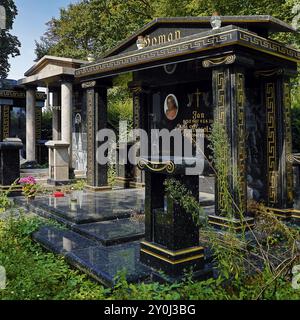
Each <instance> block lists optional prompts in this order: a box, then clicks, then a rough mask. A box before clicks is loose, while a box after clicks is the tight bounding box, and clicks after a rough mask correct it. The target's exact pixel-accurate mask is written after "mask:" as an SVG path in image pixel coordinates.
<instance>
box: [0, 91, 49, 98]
mask: <svg viewBox="0 0 300 320" xmlns="http://www.w3.org/2000/svg"><path fill="white" fill-rule="evenodd" d="M35 97H36V99H37V100H46V99H47V96H46V95H45V94H44V93H42V92H37V93H36V95H35ZM0 98H11V99H25V98H26V92H24V91H14V90H0Z"/></svg>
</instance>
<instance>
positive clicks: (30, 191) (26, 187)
mask: <svg viewBox="0 0 300 320" xmlns="http://www.w3.org/2000/svg"><path fill="white" fill-rule="evenodd" d="M19 183H20V184H21V185H22V191H23V194H24V196H25V197H26V199H27V200H34V198H35V196H36V194H37V191H38V185H37V182H36V180H35V179H34V177H26V178H21V179H20V180H19Z"/></svg>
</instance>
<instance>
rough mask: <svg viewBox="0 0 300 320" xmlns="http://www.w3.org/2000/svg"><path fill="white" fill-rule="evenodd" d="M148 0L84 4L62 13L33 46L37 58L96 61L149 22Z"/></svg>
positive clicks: (88, 1) (96, 0)
mask: <svg viewBox="0 0 300 320" xmlns="http://www.w3.org/2000/svg"><path fill="white" fill-rule="evenodd" d="M152 16H153V15H152V5H151V1H150V0H128V1H122V0H110V1H106V0H84V1H81V2H80V3H78V4H71V5H69V6H68V8H66V9H61V11H60V17H59V18H58V19H54V18H53V19H52V20H51V21H50V22H49V23H48V30H47V32H46V33H45V34H44V36H43V37H42V38H41V40H40V42H36V54H37V57H38V58H40V57H41V56H42V55H44V54H51V55H58V56H65V57H72V58H82V59H85V58H86V57H87V55H88V54H90V53H93V54H94V55H95V57H97V56H99V55H101V53H103V52H105V51H106V50H108V49H110V48H112V47H113V46H114V45H116V43H118V42H119V41H121V40H123V39H124V38H126V37H127V36H128V35H129V34H131V33H133V32H134V31H135V30H137V29H138V28H140V27H141V26H143V25H144V24H145V23H146V22H148V21H150V20H151V19H152Z"/></svg>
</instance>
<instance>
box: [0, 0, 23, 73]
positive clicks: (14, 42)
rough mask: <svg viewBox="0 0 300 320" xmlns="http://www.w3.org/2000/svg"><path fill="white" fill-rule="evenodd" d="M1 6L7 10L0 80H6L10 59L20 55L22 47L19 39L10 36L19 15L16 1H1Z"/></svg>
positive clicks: (0, 40) (1, 37)
mask: <svg viewBox="0 0 300 320" xmlns="http://www.w3.org/2000/svg"><path fill="white" fill-rule="evenodd" d="M0 5H2V6H4V8H5V9H6V18H7V21H6V26H7V28H6V29H5V30H1V31H0V78H6V77H7V74H8V72H9V68H10V64H9V57H10V56H11V57H15V56H18V55H19V54H20V51H19V47H20V46H21V44H20V42H19V40H18V39H17V37H15V36H13V35H11V34H10V32H9V31H10V30H11V29H12V25H13V22H14V19H15V17H16V15H17V7H16V5H15V2H14V0H0Z"/></svg>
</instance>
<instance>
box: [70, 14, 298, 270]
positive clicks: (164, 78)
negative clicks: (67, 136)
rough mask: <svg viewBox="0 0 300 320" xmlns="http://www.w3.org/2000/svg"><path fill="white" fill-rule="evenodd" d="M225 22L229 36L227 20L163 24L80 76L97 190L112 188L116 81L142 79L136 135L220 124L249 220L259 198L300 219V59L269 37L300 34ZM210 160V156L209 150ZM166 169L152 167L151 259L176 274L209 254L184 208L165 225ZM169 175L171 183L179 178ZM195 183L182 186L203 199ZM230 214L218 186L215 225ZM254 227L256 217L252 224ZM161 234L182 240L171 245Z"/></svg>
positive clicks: (91, 176)
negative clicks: (296, 175)
mask: <svg viewBox="0 0 300 320" xmlns="http://www.w3.org/2000/svg"><path fill="white" fill-rule="evenodd" d="M220 18H221V22H222V26H220V27H219V26H218V21H219V20H217V21H212V22H213V23H212V24H211V17H197V18H161V19H156V20H154V21H153V22H151V23H149V24H148V25H146V26H145V27H144V28H142V29H141V30H140V31H138V32H137V33H136V34H134V35H132V36H131V37H130V38H128V39H127V40H125V41H124V42H122V43H121V44H120V45H119V46H117V47H116V48H115V49H113V50H111V51H110V52H108V53H107V54H106V55H104V56H103V58H102V59H101V60H99V61H97V62H94V63H91V64H89V65H85V66H83V67H82V68H79V69H77V70H76V71H75V77H76V78H77V79H79V80H80V81H81V82H82V87H83V89H84V90H85V91H86V97H87V98H86V101H87V115H88V120H87V121H88V126H87V128H88V174H87V178H88V184H89V185H91V186H92V187H95V188H100V189H101V188H105V187H106V186H107V168H106V167H105V166H100V165H98V164H97V162H96V149H97V147H98V146H99V142H97V141H96V133H97V132H98V130H99V129H101V128H105V127H106V124H107V119H106V118H107V88H108V87H109V86H110V85H111V83H112V81H111V80H112V78H113V77H115V76H117V75H119V74H121V73H125V72H132V73H133V79H134V80H133V82H132V83H130V84H129V87H130V88H131V90H132V92H133V101H134V126H135V127H136V128H143V129H145V130H146V131H148V132H149V131H150V129H153V128H158V129H163V128H167V129H173V128H175V127H187V128H190V127H193V128H203V129H204V131H205V132H206V134H209V132H210V126H211V124H212V123H213V122H214V121H217V122H219V123H220V124H221V125H222V126H223V127H224V128H225V129H226V132H227V134H228V137H229V143H230V162H231V164H230V167H231V168H236V169H237V170H236V172H237V175H238V179H233V178H229V184H230V189H231V191H232V194H233V197H234V199H235V201H236V203H238V205H239V206H240V207H242V208H244V209H245V212H247V210H246V207H247V200H250V199H254V200H256V201H262V202H264V203H265V204H266V205H267V206H269V207H272V208H275V210H278V214H280V215H282V216H284V217H289V216H291V215H292V214H293V213H292V212H293V210H292V208H293V180H292V179H293V174H292V163H291V162H290V161H289V156H290V154H291V151H292V146H291V143H292V141H291V119H290V117H291V114H290V107H291V99H290V78H291V77H293V76H294V75H296V73H297V63H298V62H299V60H300V52H298V51H296V50H294V49H293V48H290V47H288V46H286V45H284V44H282V43H278V42H276V41H274V40H272V39H271V38H270V36H271V35H272V34H274V33H278V32H296V31H295V30H294V29H293V28H292V27H291V26H289V25H287V24H286V23H284V22H282V21H279V20H277V19H275V18H272V17H270V16H238V17H235V16H227V17H225V16H224V17H220ZM212 27H214V28H212ZM166 101H167V102H166ZM165 103H167V104H168V103H170V104H173V107H174V106H175V109H177V110H176V112H175V111H174V110H175V109H174V108H173V110H171V109H170V112H169V111H168V112H166V110H165V107H164V106H165ZM206 155H207V157H209V156H210V154H209V152H208V151H207V154H206ZM171 165H172V161H171ZM151 168H152V169H151ZM160 168H161V172H160V173H159V177H161V178H159V179H157V180H155V183H153V179H155V178H154V177H152V174H153V175H154V174H157V171H159V169H160ZM164 170H166V163H165V162H164V161H163V160H161V161H160V162H158V163H155V164H153V163H151V161H148V162H147V171H148V172H149V174H148V178H147V177H146V183H147V185H146V190H147V193H146V241H145V242H144V243H143V245H142V253H143V261H144V262H145V263H147V261H150V260H151V261H152V264H153V265H155V266H156V267H157V268H158V267H159V266H165V265H169V267H170V268H163V269H164V270H165V271H167V272H168V270H169V271H170V273H171V274H172V275H174V274H176V272H177V271H178V268H179V269H180V266H183V265H184V266H185V267H187V266H188V265H193V266H197V267H198V268H201V259H202V258H203V252H202V251H201V248H199V247H198V245H199V241H198V238H197V237H194V238H191V237H188V233H189V232H191V230H192V229H193V230H194V229H195V226H194V225H193V221H192V220H191V219H190V218H189V217H188V216H186V219H184V218H182V216H181V217H180V219H181V220H180V223H178V221H179V220H178V219H179V218H178V210H179V211H180V209H178V208H177V209H176V210H175V209H174V210H175V211H176V212H177V213H175V211H173V212H170V210H171V209H170V208H171V207H168V209H167V215H165V216H164V215H163V214H162V212H161V210H160V209H161V208H162V207H163V204H162V203H161V200H159V201H158V202H155V198H157V195H158V194H159V193H162V194H163V192H164V188H163V184H162V181H163V180H164V179H163V176H162V175H163V174H165V172H164ZM174 170H175V169H174ZM151 171H152V173H151ZM167 173H168V174H169V175H171V176H172V172H167ZM199 174H200V172H199ZM174 175H175V171H174ZM191 179H192V178H190V179H189V177H185V176H184V175H181V178H180V180H181V181H184V182H185V185H186V186H187V187H189V188H190V190H192V191H193V192H194V193H195V194H196V193H197V192H196V191H195V190H194V189H193V188H194V187H195V184H193V186H194V187H192V185H191V183H190V182H191V181H192V180H191ZM159 181H160V182H159ZM236 181H240V183H241V186H242V187H241V190H240V194H239V196H238V195H237V194H236V193H235V192H234V190H236V185H235V183H236ZM196 186H197V184H196ZM196 189H197V188H196ZM222 205H223V194H222V192H220V188H219V185H218V181H217V182H216V210H215V215H214V216H211V217H210V221H211V223H212V224H213V225H215V226H226V225H227V223H228V221H227V219H226V218H223V217H222V216H221V215H220V212H221V209H222ZM168 217H169V218H170V219H169V220H168ZM162 222H163V223H162ZM231 222H233V223H234V226H235V228H236V229H239V228H241V221H240V219H236V220H233V221H231ZM162 224H163V226H162ZM186 224H189V228H190V229H191V230H190V229H188V228H187V227H186ZM252 224H253V220H251V218H249V219H248V225H250V226H251V225H252ZM161 228H163V229H161ZM159 230H160V232H162V233H163V234H164V235H167V234H169V232H171V233H170V234H173V235H174V237H170V238H168V240H166V238H164V239H163V240H162V239H161V237H160V236H159V235H158V234H159V233H160V232H158V231H159ZM190 234H195V233H193V232H192V233H190ZM190 234H189V236H190ZM179 235H180V237H181V238H180V240H178V239H177V236H179ZM185 235H186V236H187V237H188V239H189V240H188V241H185V240H184V239H185ZM176 239H177V240H178V242H177V243H176V241H177V240H176ZM178 243H180V245H178ZM145 256H146V257H145ZM147 256H148V260H147ZM153 261H155V263H154V262H153ZM150 264H151V263H150ZM174 266H176V268H174ZM177 267H178V268H177Z"/></svg>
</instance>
